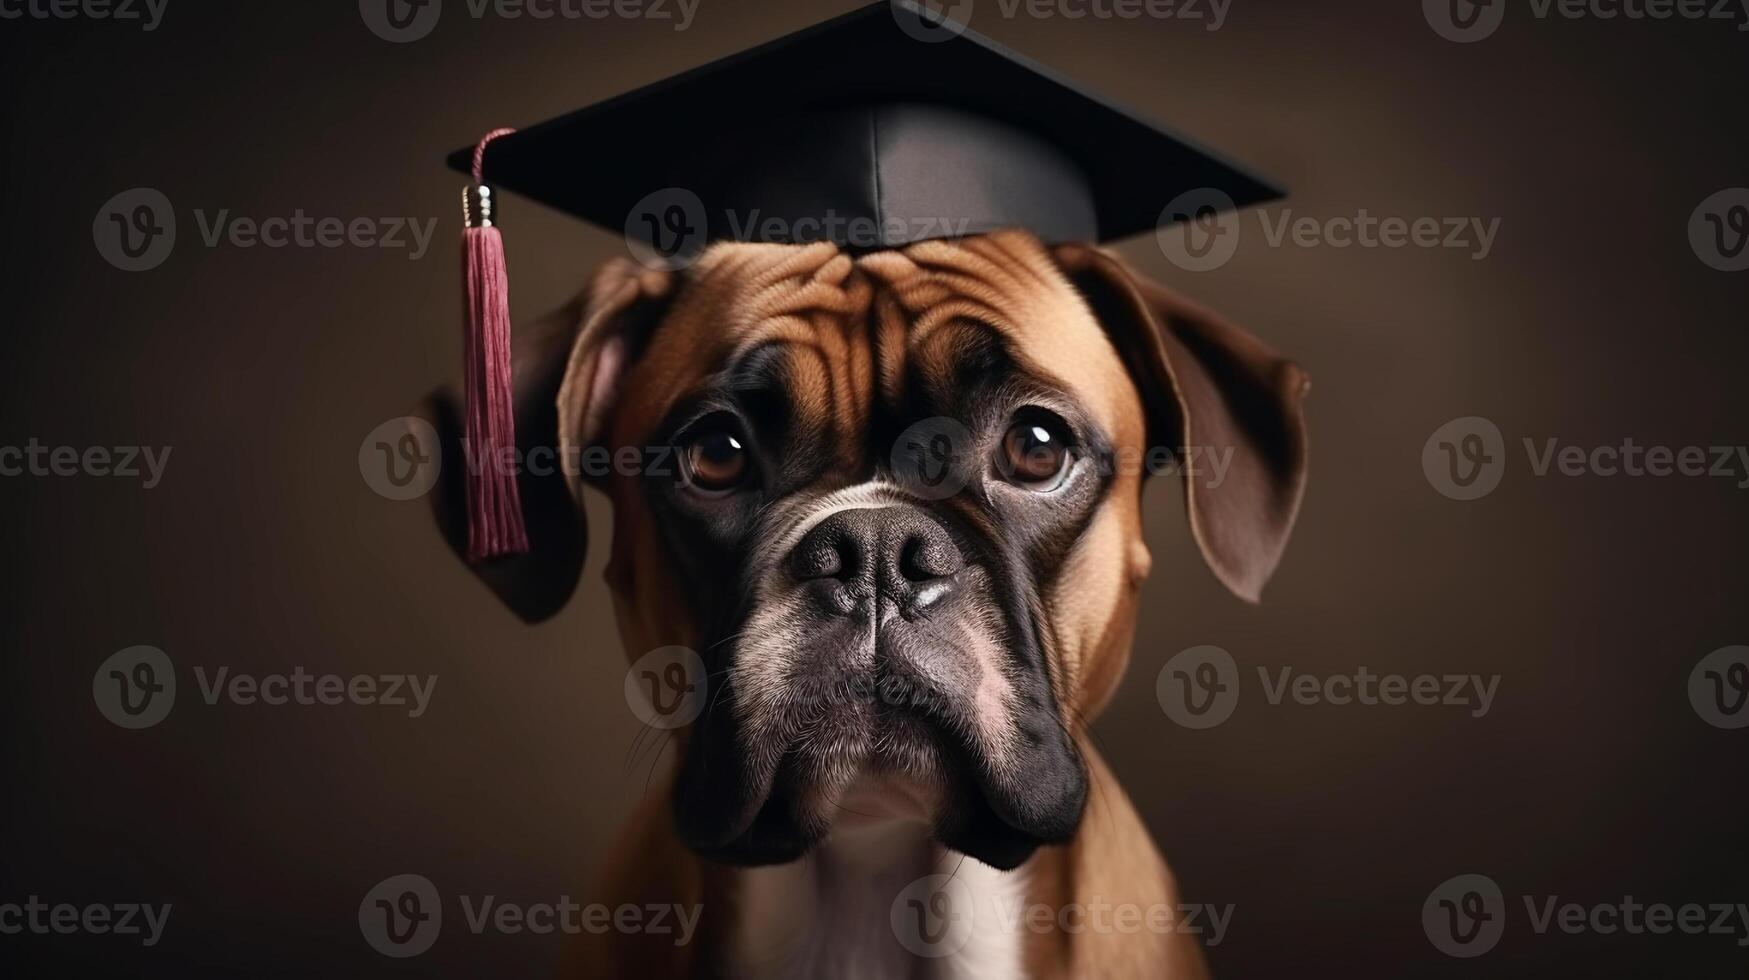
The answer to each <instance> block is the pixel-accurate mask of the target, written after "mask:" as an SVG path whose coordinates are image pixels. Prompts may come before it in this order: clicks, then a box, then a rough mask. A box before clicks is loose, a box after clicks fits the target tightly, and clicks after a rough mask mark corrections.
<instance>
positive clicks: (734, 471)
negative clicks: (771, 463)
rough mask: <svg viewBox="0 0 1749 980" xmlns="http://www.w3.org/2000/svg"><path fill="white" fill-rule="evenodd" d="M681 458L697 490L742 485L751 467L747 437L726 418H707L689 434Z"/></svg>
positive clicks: (730, 487) (730, 488)
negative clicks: (713, 419)
mask: <svg viewBox="0 0 1749 980" xmlns="http://www.w3.org/2000/svg"><path fill="white" fill-rule="evenodd" d="M682 458H683V459H684V460H685V462H686V474H687V477H688V478H689V479H690V480H691V482H692V485H693V486H695V487H698V488H699V489H700V490H707V491H721V490H732V489H734V488H735V487H737V486H740V485H741V482H742V481H743V480H745V479H746V478H747V473H748V471H749V470H750V469H751V468H752V461H751V460H749V459H748V453H747V444H746V441H745V440H744V439H742V438H741V436H740V435H739V433H738V431H737V430H736V429H735V428H734V427H733V426H732V425H731V424H728V423H726V422H706V424H705V425H704V426H703V427H702V428H700V429H698V430H697V431H695V432H694V433H692V434H691V435H689V436H688V437H687V439H686V444H685V446H684V447H683V448H682Z"/></svg>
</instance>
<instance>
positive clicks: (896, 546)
mask: <svg viewBox="0 0 1749 980" xmlns="http://www.w3.org/2000/svg"><path fill="white" fill-rule="evenodd" d="M964 567H965V557H964V555H962V554H961V553H960V548H959V545H958V544H956V543H955V542H954V539H953V535H952V534H950V533H948V530H947V528H945V527H943V526H942V525H941V523H940V522H939V521H937V520H935V519H934V518H933V517H930V516H929V515H928V514H926V513H924V512H923V511H921V510H918V509H917V508H915V507H905V506H893V507H875V508H864V509H856V510H841V511H839V512H838V513H836V514H833V515H832V516H830V517H827V518H826V519H824V520H822V521H820V522H819V523H818V524H816V525H814V527H813V528H812V529H811V530H809V531H808V533H807V534H806V535H804V536H803V537H802V540H801V541H800V542H799V543H797V544H796V546H795V549H794V550H793V551H791V552H790V555H789V568H790V573H791V574H792V575H794V576H795V577H796V578H797V579H798V580H801V581H804V582H814V581H818V582H822V583H825V584H831V585H833V586H834V587H833V588H832V589H831V594H832V596H833V597H835V598H838V599H842V600H845V601H843V602H841V603H840V604H841V605H842V606H843V608H844V610H845V611H849V609H850V608H852V607H853V606H854V605H855V603H857V602H859V601H861V600H865V599H870V598H873V597H874V595H875V594H876V593H878V594H879V595H881V596H883V597H885V598H887V599H889V600H891V601H892V602H895V603H897V604H898V605H899V607H900V608H902V609H906V610H920V609H924V608H926V607H928V606H929V605H931V604H933V603H934V602H935V601H936V600H938V599H940V598H942V597H943V596H945V595H946V594H947V593H948V592H950V591H951V590H952V584H953V583H952V578H953V575H954V573H956V572H958V571H959V570H960V569H962V568H964Z"/></svg>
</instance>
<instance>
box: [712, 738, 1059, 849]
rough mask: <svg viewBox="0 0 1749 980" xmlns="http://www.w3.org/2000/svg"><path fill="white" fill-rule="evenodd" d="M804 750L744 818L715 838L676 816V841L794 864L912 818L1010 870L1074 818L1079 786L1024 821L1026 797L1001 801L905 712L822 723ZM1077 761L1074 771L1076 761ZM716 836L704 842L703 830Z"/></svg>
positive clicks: (943, 840)
mask: <svg viewBox="0 0 1749 980" xmlns="http://www.w3.org/2000/svg"><path fill="white" fill-rule="evenodd" d="M821 736H822V737H820V738H817V739H816V740H814V741H813V742H812V743H811V744H810V745H809V746H807V747H800V748H797V749H792V751H791V752H790V753H788V754H787V755H786V757H785V760H784V763H783V764H782V766H781V767H780V768H779V770H778V772H777V773H776V775H775V777H774V779H773V780H772V784H771V789H770V792H769V793H768V794H767V795H766V796H765V798H764V799H763V800H761V801H759V802H758V803H757V804H754V805H753V806H751V807H750V808H749V809H750V811H751V817H750V819H747V820H745V821H744V822H745V826H744V827H742V828H739V830H738V832H732V833H731V835H729V836H727V839H724V836H723V835H722V829H723V828H722V826H721V825H720V824H719V825H717V827H715V828H714V829H715V831H716V833H715V834H700V833H688V825H689V824H690V825H691V826H692V829H693V830H695V831H697V830H703V829H705V828H704V827H703V826H701V825H700V824H699V823H698V822H697V821H689V820H687V819H685V817H684V811H682V819H681V820H680V825H681V832H682V837H683V839H685V840H686V842H687V844H688V845H689V846H691V847H692V848H693V850H695V851H696V852H698V853H699V855H700V856H702V857H705V858H707V859H709V860H712V861H715V862H718V863H721V864H728V865H736V866H743V867H752V866H760V865H770V864H784V863H788V862H791V861H795V860H797V859H799V858H801V857H803V856H804V855H806V854H807V853H808V852H809V851H811V850H812V849H814V848H815V847H816V846H818V845H820V844H821V843H822V842H824V841H825V840H826V839H827V838H829V837H830V836H832V835H833V834H834V833H835V832H840V831H850V830H855V829H859V828H862V827H867V826H872V825H877V824H887V823H894V822H899V823H915V824H917V825H919V827H920V829H923V830H926V831H927V832H928V833H929V835H930V836H931V837H932V838H933V839H934V840H935V841H936V842H937V843H939V844H941V845H942V846H944V847H947V848H950V849H952V850H955V851H958V852H960V853H963V854H966V855H968V856H970V857H973V858H976V859H978V860H979V861H982V862H984V863H985V864H988V865H990V866H992V867H995V868H998V869H1001V870H1009V869H1012V868H1015V867H1018V866H1019V865H1020V864H1022V863H1023V862H1025V861H1026V859H1027V858H1029V857H1031V856H1032V854H1033V852H1035V851H1036V850H1037V849H1038V848H1039V847H1041V846H1044V845H1047V844H1055V843H1062V842H1064V841H1066V840H1068V839H1069V837H1071V836H1072V835H1073V834H1074V831H1075V829H1076V826H1077V825H1078V824H1079V820H1080V811H1081V803H1082V794H1084V783H1083V782H1081V781H1080V780H1078V779H1075V780H1071V782H1073V783H1074V785H1073V786H1071V787H1070V792H1071V794H1072V795H1073V799H1072V800H1069V801H1065V802H1064V804H1063V805H1060V806H1056V807H1053V808H1050V810H1051V814H1052V815H1051V816H1049V817H1046V818H1045V819H1032V820H1028V819H1024V818H1022V817H1021V814H1023V813H1030V811H1032V810H1035V809H1036V807H1033V806H1032V805H1031V802H1032V801H1024V800H1021V801H1017V800H1012V799H1006V798H1004V797H1003V795H1002V794H1000V793H998V792H994V791H993V790H994V788H993V787H991V786H989V785H987V783H986V780H984V779H982V778H979V777H978V776H976V775H974V773H977V772H979V771H980V770H981V769H982V768H983V767H981V766H980V765H978V764H977V760H976V759H974V758H970V757H969V753H968V752H967V751H966V750H963V749H962V750H958V751H956V750H955V749H953V748H952V747H951V743H949V742H947V741H945V740H944V739H943V738H942V737H941V736H940V733H939V732H938V731H937V730H936V728H935V726H934V725H933V724H931V723H930V722H929V721H927V720H926V719H923V718H919V717H915V716H910V715H905V716H898V717H892V718H885V719H882V720H881V722H880V723H879V724H878V725H876V726H874V727H872V728H855V727H853V726H852V725H851V724H849V723H846V724H845V725H844V726H843V727H841V728H839V729H837V730H832V729H831V728H830V726H828V728H827V729H826V730H825V731H823V732H822V733H821ZM1075 761H1076V769H1077V772H1076V773H1075V774H1074V775H1075V776H1077V777H1079V776H1080V773H1079V765H1078V763H1079V760H1075ZM713 836H714V837H715V839H714V840H713V839H711V838H712V837H713Z"/></svg>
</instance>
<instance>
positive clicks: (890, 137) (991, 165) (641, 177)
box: [450, 0, 1282, 254]
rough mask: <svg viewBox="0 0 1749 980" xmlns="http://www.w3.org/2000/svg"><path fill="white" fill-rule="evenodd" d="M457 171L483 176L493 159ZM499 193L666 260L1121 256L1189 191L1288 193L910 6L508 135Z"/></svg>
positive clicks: (870, 10) (805, 33) (457, 161)
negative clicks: (832, 254)
mask: <svg viewBox="0 0 1749 980" xmlns="http://www.w3.org/2000/svg"><path fill="white" fill-rule="evenodd" d="M450 162H451V164H452V165H453V166H455V167H456V168H457V169H459V170H462V171H464V172H468V171H471V170H473V169H474V163H475V148H473V147H470V148H467V149H463V150H458V151H456V153H455V154H454V155H452V156H451V158H450ZM485 175H486V180H488V181H489V182H491V183H492V184H493V185H496V186H500V187H504V188H507V189H509V190H513V191H516V192H517V193H519V194H522V195H525V196H527V197H531V198H534V199H535V200H537V201H540V202H542V203H545V204H548V205H551V206H553V207H555V208H558V209H559V210H561V211H565V212H568V213H570V214H572V215H575V216H577V217H579V218H582V219H583V220H585V221H588V222H591V223H593V224H596V225H599V226H601V227H603V228H606V229H609V230H612V231H615V232H622V231H623V232H624V233H625V234H626V235H627V236H628V238H629V239H630V240H632V241H634V242H638V241H644V242H651V243H653V244H655V245H656V246H657V248H658V250H659V251H661V252H662V253H664V254H668V253H669V252H670V251H671V249H673V248H675V247H676V246H677V244H678V240H679V239H682V238H685V239H688V242H687V243H688V244H691V245H692V246H694V247H696V246H698V245H701V244H702V243H703V242H704V241H705V240H719V239H734V240H740V241H779V242H807V241H816V240H822V239H826V240H831V241H834V242H836V243H837V244H839V245H841V246H844V247H847V248H852V249H866V248H878V247H892V246H897V245H904V244H908V243H909V242H913V241H918V240H922V239H928V238H939V237H952V236H957V235H967V234H978V233H981V232H987V231H993V230H995V229H997V228H1002V227H1008V226H1018V227H1023V228H1026V229H1028V230H1030V231H1032V232H1033V233H1034V234H1037V235H1038V236H1039V237H1040V238H1042V239H1044V240H1046V241H1049V242H1061V241H1072V240H1075V241H1109V240H1113V239H1118V238H1123V237H1126V236H1129V235H1132V234H1136V233H1138V232H1142V231H1146V230H1149V229H1151V228H1153V227H1154V226H1155V225H1156V223H1157V222H1158V221H1159V220H1160V218H1161V212H1162V210H1163V209H1164V207H1165V206H1166V205H1167V204H1168V203H1169V202H1171V201H1172V200H1173V199H1174V198H1176V197H1177V196H1178V195H1180V194H1181V193H1184V192H1187V191H1192V190H1207V191H1216V192H1219V194H1225V195H1226V198H1229V199H1231V201H1232V203H1233V205H1234V206H1236V207H1244V206H1247V205H1250V204H1255V203H1258V202H1262V201H1267V200H1271V199H1274V198H1277V197H1280V196H1281V195H1282V191H1281V190H1280V189H1279V188H1278V187H1277V186H1276V185H1274V184H1273V183H1271V182H1270V181H1268V180H1266V179H1265V178H1263V177H1261V176H1258V175H1257V174H1254V173H1252V172H1250V171H1248V170H1246V169H1244V168H1243V167H1241V166H1239V165H1238V164H1236V163H1233V162H1231V161H1228V160H1226V159H1223V158H1222V157H1220V156H1219V155H1217V154H1215V153H1214V152H1212V151H1210V150H1208V149H1206V148H1204V147H1201V146H1199V145H1197V144H1196V143H1194V142H1192V141H1191V140H1188V139H1186V138H1185V137H1183V136H1180V135H1178V134H1176V133H1173V132H1171V131H1170V130H1167V129H1165V128H1163V127H1160V126H1158V125H1155V124H1153V123H1150V122H1147V121H1144V120H1142V119H1139V118H1137V117H1136V116H1135V115H1133V114H1131V113H1129V112H1126V111H1124V110H1122V109H1120V108H1118V107H1116V106H1114V105H1112V104H1111V103H1109V102H1106V101H1105V100H1103V99H1101V98H1099V97H1097V96H1095V95H1091V94H1089V93H1087V92H1085V91H1083V90H1081V89H1078V88H1076V87H1075V86H1073V85H1071V84H1069V83H1068V82H1067V81H1064V80H1063V79H1061V78H1059V77H1058V76H1056V75H1055V74H1054V73H1052V72H1051V71H1049V70H1048V69H1046V68H1044V67H1043V66H1041V65H1038V64H1037V63H1035V62H1032V61H1030V60H1028V59H1026V58H1023V57H1021V56H1019V55H1017V54H1015V53H1014V52H1012V51H1009V50H1007V49H1006V48H1004V47H1002V46H1001V45H998V44H996V43H995V42H993V41H991V40H989V39H987V38H985V37H982V36H980V35H979V34H977V33H976V32H974V31H971V30H969V29H966V28H964V27H963V26H961V25H958V24H956V23H953V22H951V21H946V20H943V19H941V18H939V17H938V16H937V15H935V14H933V13H932V12H930V11H928V10H927V9H926V8H920V7H918V6H916V5H915V4H913V3H912V2H911V0H881V2H877V3H873V4H870V5H868V6H866V7H863V8H861V9H858V10H855V11H852V12H851V13H848V14H845V15H843V16H841V17H837V18H834V19H832V20H829V21H826V22H824V23H821V24H817V25H815V26H813V27H810V28H807V29H805V30H802V31H798V32H796V33H794V34H790V35H788V36H786V37H783V38H780V39H778V40H775V41H772V42H770V43H767V44H763V45H760V46H759V47H756V48H753V49H751V50H748V51H744V52H742V53H740V54H736V55H731V56H729V57H727V58H723V59H721V60H719V61H715V62H712V63H710V64H707V65H704V66H702V67H699V68H695V69H693V70H691V71H688V72H685V73H683V74H680V75H676V76H674V77H672V78H669V79H666V80H663V81H660V82H656V83H654V84H651V85H647V86H645V87H643V88H640V89H637V90H635V91H632V92H628V93H626V94H624V95H621V96H618V97H616V98H612V99H609V100H607V101H605V102H602V103H599V104H597V105H594V106H591V107H589V108H587V109H583V110H581V111H578V112H573V113H571V114H569V115H566V116H562V117H560V118H558V119H554V120H551V121H550V122H546V123H542V124H540V125H537V126H533V127H530V128H528V129H524V130H521V131H520V132H517V133H514V134H513V135H508V136H503V137H501V138H499V139H496V140H495V141H493V142H492V143H491V146H490V150H489V152H488V153H487V155H486V158H485ZM1219 194H1215V195H1212V199H1213V200H1217V201H1220V202H1221V204H1225V203H1226V201H1225V200H1224V199H1222V198H1221V197H1220V196H1219ZM677 207H678V210H676V208H677ZM701 222H702V223H703V224H704V225H705V227H702V228H701V227H698V225H699V224H700V223H701Z"/></svg>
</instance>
